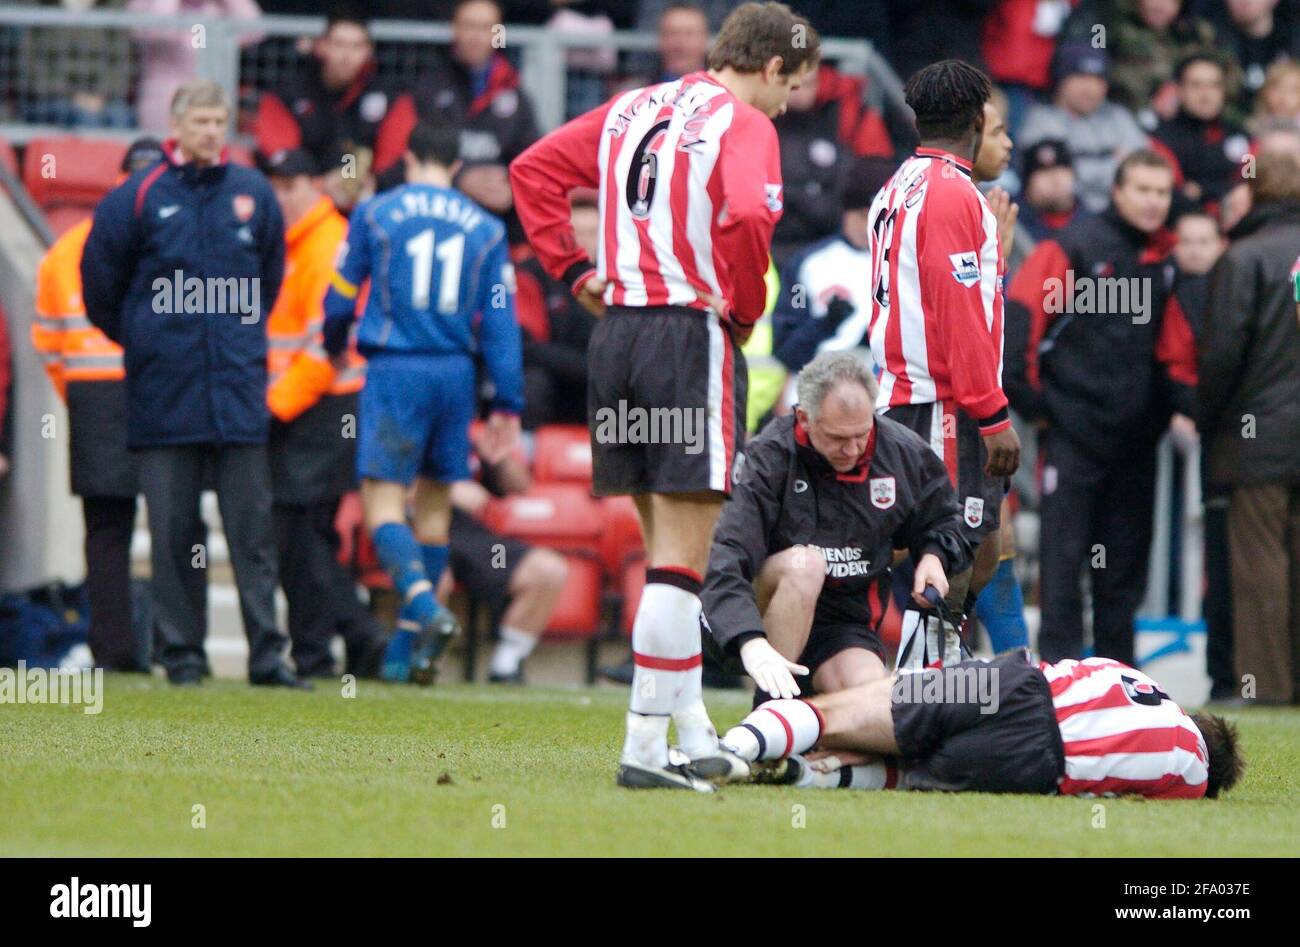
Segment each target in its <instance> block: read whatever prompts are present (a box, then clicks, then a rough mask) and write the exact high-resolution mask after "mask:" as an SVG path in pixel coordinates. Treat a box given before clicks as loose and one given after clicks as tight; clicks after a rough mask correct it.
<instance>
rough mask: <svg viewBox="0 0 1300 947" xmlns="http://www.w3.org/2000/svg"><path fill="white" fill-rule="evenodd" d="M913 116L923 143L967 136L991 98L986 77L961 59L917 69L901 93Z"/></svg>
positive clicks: (991, 92) (943, 61)
mask: <svg viewBox="0 0 1300 947" xmlns="http://www.w3.org/2000/svg"><path fill="white" fill-rule="evenodd" d="M903 91H904V95H905V96H906V98H907V104H908V105H909V106H911V109H912V111H913V112H915V113H916V131H917V134H919V135H920V136H921V140H922V141H929V140H933V139H936V138H947V139H956V138H962V137H964V136H966V135H967V134H969V133H970V131H971V129H972V128H973V127H974V125H975V119H976V117H977V116H982V115H983V114H984V103H985V102H987V101H988V100H989V96H991V95H992V94H993V85H992V83H990V82H989V77H988V76H986V75H985V74H984V73H983V72H981V71H980V70H979V69H976V68H975V67H974V66H972V65H970V63H965V62H962V61H961V60H960V59H944V60H940V61H939V62H936V63H931V64H930V65H928V66H926V67H925V68H923V69H918V70H917V71H916V72H915V73H913V74H912V78H910V79H908V80H907V86H906V88H905V89H904V90H903Z"/></svg>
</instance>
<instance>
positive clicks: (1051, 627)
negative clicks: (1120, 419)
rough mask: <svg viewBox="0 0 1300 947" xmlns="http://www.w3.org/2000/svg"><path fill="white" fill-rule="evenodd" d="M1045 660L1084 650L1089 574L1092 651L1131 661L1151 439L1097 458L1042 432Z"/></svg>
mask: <svg viewBox="0 0 1300 947" xmlns="http://www.w3.org/2000/svg"><path fill="white" fill-rule="evenodd" d="M1040 450H1041V453H1042V457H1043V461H1042V462H1043V500H1042V529H1041V539H1040V541H1039V545H1040V554H1041V556H1042V607H1043V627H1042V631H1041V633H1040V634H1039V638H1038V650H1039V652H1040V653H1041V655H1042V657H1043V660H1044V661H1049V662H1052V661H1060V660H1063V659H1065V658H1078V657H1082V655H1083V592H1082V590H1081V588H1080V578H1081V575H1082V573H1083V570H1084V569H1085V568H1087V569H1088V570H1089V572H1090V574H1091V579H1092V638H1093V653H1094V654H1095V655H1096V656H1098V657H1105V658H1114V659H1115V660H1117V661H1123V662H1124V663H1125V664H1133V661H1134V659H1133V632H1134V627H1133V620H1134V616H1135V615H1136V614H1137V609H1138V606H1139V605H1140V604H1141V603H1142V596H1143V595H1144V594H1145V592H1146V584H1147V571H1148V570H1147V557H1148V554H1149V553H1150V550H1151V534H1152V531H1153V529H1154V523H1153V516H1154V512H1155V493H1156V454H1155V445H1154V444H1140V445H1134V446H1133V447H1132V449H1130V450H1128V451H1126V452H1125V453H1124V454H1122V455H1121V456H1120V457H1118V458H1117V459H1115V460H1102V459H1099V458H1097V457H1095V456H1094V455H1092V454H1090V453H1088V452H1086V451H1084V450H1082V449H1080V448H1079V447H1078V446H1077V445H1076V444H1074V442H1072V441H1070V440H1068V439H1066V438H1065V437H1063V436H1061V434H1059V433H1058V432H1055V431H1053V432H1049V433H1047V434H1045V435H1044V436H1043V439H1042V442H1041V447H1040Z"/></svg>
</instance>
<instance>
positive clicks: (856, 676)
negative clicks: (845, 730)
mask: <svg viewBox="0 0 1300 947" xmlns="http://www.w3.org/2000/svg"><path fill="white" fill-rule="evenodd" d="M888 676H889V671H887V670H886V669H885V662H884V661H882V660H880V658H879V657H878V656H877V655H876V654H874V653H873V652H871V651H868V650H867V649H866V648H846V649H845V650H843V651H841V652H840V653H839V654H836V655H833V656H832V657H831V658H830V659H829V660H827V661H825V662H823V663H822V666H821V667H819V668H818V669H817V670H816V671H815V672H813V687H815V688H816V689H817V693H819V694H833V693H836V692H838V691H844V690H849V689H850V688H854V687H861V686H862V685H863V684H869V683H870V682H872V681H874V680H878V679H879V678H882V677H888Z"/></svg>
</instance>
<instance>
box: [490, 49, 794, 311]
mask: <svg viewBox="0 0 1300 947" xmlns="http://www.w3.org/2000/svg"><path fill="white" fill-rule="evenodd" d="M510 180H511V185H512V187H513V191H514V200H515V207H516V208H517V210H518V211H519V219H520V221H521V222H522V223H523V225H524V229H525V230H526V231H527V233H528V239H529V242H530V243H531V244H532V246H533V249H534V250H535V251H536V252H537V256H538V258H539V259H540V260H541V263H542V265H543V266H545V267H546V269H547V271H548V272H549V273H550V274H551V275H552V276H554V277H555V278H556V279H560V280H563V281H564V282H566V283H568V284H569V285H570V286H572V287H573V288H575V289H576V288H578V287H579V286H580V285H581V284H582V283H583V282H585V281H586V280H587V279H590V278H591V277H592V276H599V277H600V278H601V279H603V280H605V281H606V283H607V286H606V290H605V302H606V304H608V305H618V306H638V307H644V306H689V307H691V308H694V309H699V310H706V309H708V308H709V304H708V303H707V302H705V301H703V300H702V299H701V298H700V295H701V294H702V293H707V294H710V295H712V296H714V297H716V298H718V299H720V300H721V301H722V302H723V303H724V304H725V306H726V309H727V312H725V313H722V314H721V315H723V316H724V317H725V318H730V319H731V320H732V321H733V322H736V323H738V324H740V325H742V326H749V325H752V324H753V323H754V322H756V321H757V320H758V319H759V317H760V316H761V315H762V314H763V309H764V306H765V303H766V301H767V287H766V284H765V282H764V279H763V277H764V274H765V273H766V272H767V265H768V252H769V248H770V245H771V241H772V231H773V229H774V228H775V227H776V222H777V220H778V219H780V216H781V206H782V205H781V155H780V150H779V148H778V145H777V137H776V129H775V128H774V127H773V125H772V122H771V120H770V119H769V118H768V117H767V116H766V115H764V114H763V113H762V112H760V111H759V110H758V109H756V108H754V107H753V106H752V105H749V104H747V103H745V102H742V101H740V100H739V99H737V98H736V97H735V96H733V95H732V94H731V93H730V92H729V91H727V89H726V87H725V86H723V85H722V84H721V83H719V82H717V81H716V80H715V79H713V78H712V77H710V76H709V75H708V74H706V73H703V72H696V73H691V74H690V75H687V76H683V77H682V78H681V79H677V80H675V81H672V82H664V83H660V84H658V85H652V86H646V87H644V88H641V89H633V90H631V91H629V92H624V93H622V94H620V95H617V96H615V97H614V98H613V99H611V100H610V101H609V102H608V103H606V104H605V105H603V106H601V107H600V108H597V109H594V110H592V111H590V112H588V113H587V114H585V115H582V116H580V117H578V118H576V119H574V120H573V121H571V122H569V123H568V124H566V125H564V126H562V127H561V128H558V129H556V130H555V131H553V132H551V133H550V134H549V135H546V136H545V137H544V138H542V139H541V140H540V141H538V142H536V143H534V144H533V145H532V147H530V148H529V149H528V150H527V151H525V152H524V153H523V154H522V155H520V156H519V157H518V158H516V159H515V161H514V162H513V163H512V164H511V165H510ZM577 187H591V188H598V189H599V193H600V218H601V236H600V244H599V250H598V253H597V260H596V265H595V266H594V267H593V266H592V265H591V261H590V260H588V259H587V256H586V254H585V253H584V252H583V250H582V249H581V248H580V247H579V246H578V245H577V242H576V240H575V238H574V234H573V227H572V225H571V224H570V222H569V192H570V191H572V190H573V189H574V188H577Z"/></svg>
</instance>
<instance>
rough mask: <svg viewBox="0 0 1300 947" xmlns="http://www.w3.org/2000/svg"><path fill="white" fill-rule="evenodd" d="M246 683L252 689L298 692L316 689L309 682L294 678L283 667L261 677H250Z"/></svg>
mask: <svg viewBox="0 0 1300 947" xmlns="http://www.w3.org/2000/svg"><path fill="white" fill-rule="evenodd" d="M248 683H250V684H252V685H253V686H254V687H289V688H293V689H295V690H300V691H310V690H315V689H316V688H315V685H313V684H312V683H311V681H304V680H302V679H301V678H299V677H295V676H294V675H293V673H292V672H291V671H290V670H289V669H288V668H286V667H283V666H281V667H278V668H276V669H275V670H274V671H272V672H271V673H270V674H267V675H264V676H262V677H250V678H249V679H248Z"/></svg>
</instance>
